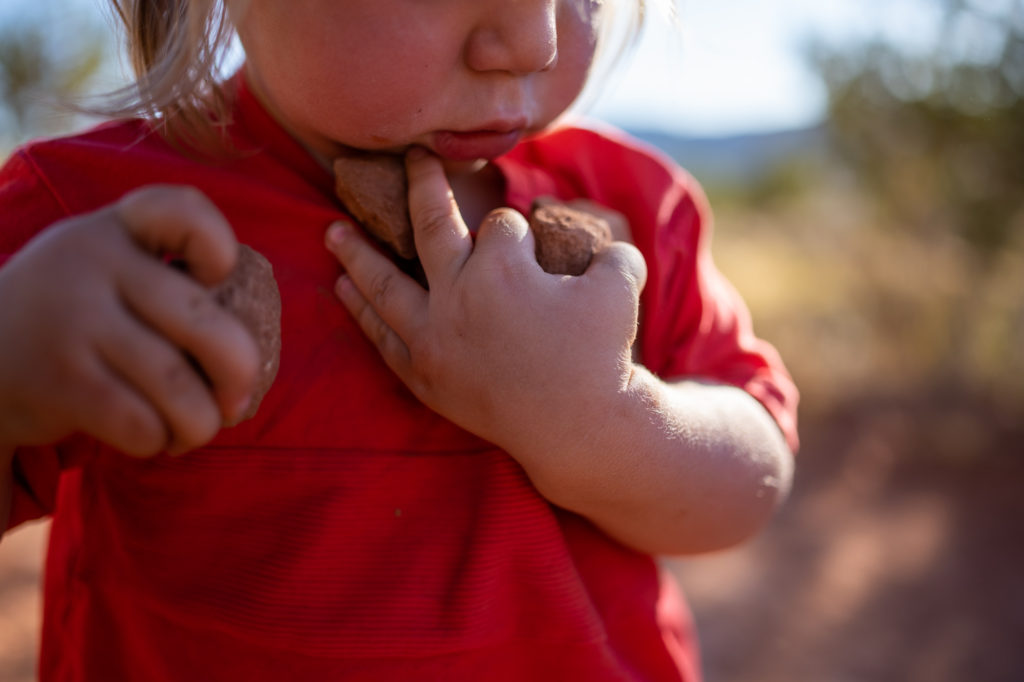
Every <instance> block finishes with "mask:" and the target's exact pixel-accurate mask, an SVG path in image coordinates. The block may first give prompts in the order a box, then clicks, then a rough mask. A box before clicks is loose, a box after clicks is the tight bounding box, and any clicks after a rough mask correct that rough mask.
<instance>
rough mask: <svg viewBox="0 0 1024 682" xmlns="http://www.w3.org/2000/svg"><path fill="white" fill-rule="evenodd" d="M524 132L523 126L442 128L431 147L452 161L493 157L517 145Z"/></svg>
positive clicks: (439, 154)
mask: <svg viewBox="0 0 1024 682" xmlns="http://www.w3.org/2000/svg"><path fill="white" fill-rule="evenodd" d="M523 133H524V128H522V127H514V128H481V129H479V130H468V131H458V130H442V131H439V132H437V133H434V136H433V138H434V139H433V140H432V141H431V142H432V144H431V147H432V148H433V150H434V152H435V153H436V154H437V155H438V156H440V157H441V158H444V159H449V160H451V161H474V160H476V159H493V158H496V157H499V156H501V155H502V154H504V153H506V152H508V151H510V150H511V149H512V148H513V147H515V146H516V144H518V143H519V140H520V139H522V137H523Z"/></svg>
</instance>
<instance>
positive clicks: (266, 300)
mask: <svg viewBox="0 0 1024 682" xmlns="http://www.w3.org/2000/svg"><path fill="white" fill-rule="evenodd" d="M213 295H214V298H216V300H217V302H218V303H219V304H220V305H222V306H224V307H225V308H226V309H228V310H230V311H231V312H232V313H234V314H235V315H236V316H237V317H238V319H239V320H241V322H242V324H244V325H245V327H246V328H247V329H248V330H249V332H250V333H251V334H252V335H253V338H255V339H256V343H257V344H258V346H259V350H260V376H259V379H258V380H257V382H256V388H255V389H254V390H253V395H252V402H251V403H250V404H249V409H248V410H247V411H246V413H245V414H244V415H243V416H242V417H241V419H239V420H238V421H244V420H246V419H249V418H250V417H252V416H253V415H255V414H256V410H257V409H259V406H260V401H262V400H263V396H264V395H266V393H267V391H269V390H270V386H271V384H273V383H274V378H275V377H276V376H277V368H278V365H279V364H280V359H281V294H280V292H279V291H278V288H277V280H275V279H274V271H273V268H272V267H271V265H270V261H268V260H267V259H266V258H264V257H263V255H262V254H260V253H259V252H257V251H255V250H254V249H252V248H250V247H248V246H246V245H245V244H241V245H239V250H238V261H237V263H236V264H235V269H234V270H233V271H232V272H231V274H230V275H228V277H227V279H225V280H224V281H223V282H221V283H220V284H219V285H217V286H216V287H214V289H213Z"/></svg>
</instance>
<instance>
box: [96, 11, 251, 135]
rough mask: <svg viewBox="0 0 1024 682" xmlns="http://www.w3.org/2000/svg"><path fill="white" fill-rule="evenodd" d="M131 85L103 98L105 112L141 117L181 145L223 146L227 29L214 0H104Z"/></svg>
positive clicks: (226, 119)
mask: <svg viewBox="0 0 1024 682" xmlns="http://www.w3.org/2000/svg"><path fill="white" fill-rule="evenodd" d="M111 5H112V7H113V11H114V12H115V14H116V16H117V18H118V19H119V20H120V22H121V24H122V25H123V27H124V32H125V43H126V50H127V53H128V58H129V60H130V62H131V66H132V70H133V71H134V73H135V79H134V82H133V83H132V84H131V85H129V86H127V87H125V88H123V89H120V90H117V91H115V92H113V93H110V94H109V95H108V96H107V97H106V99H105V104H104V105H103V107H102V109H103V112H104V113H105V114H107V115H113V116H141V117H142V118H145V119H147V120H149V121H150V122H151V123H154V124H155V125H156V126H157V128H158V130H160V132H161V133H162V134H164V135H165V136H166V137H168V138H170V139H172V140H174V141H176V142H183V143H185V144H186V145H188V146H192V147H196V148H199V149H208V148H213V147H216V146H222V143H223V142H224V139H223V135H222V133H223V130H224V128H225V127H226V125H227V124H229V123H230V114H229V112H230V102H229V101H228V100H229V97H228V96H227V94H226V93H225V90H224V88H223V85H222V83H221V79H220V76H221V72H222V70H223V68H222V67H223V63H224V58H225V55H226V54H227V51H228V47H229V46H230V44H231V40H232V38H233V37H234V28H233V27H232V26H231V23H230V22H229V21H228V17H227V10H226V8H225V6H224V3H223V2H221V0H111Z"/></svg>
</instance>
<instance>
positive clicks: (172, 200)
mask: <svg viewBox="0 0 1024 682" xmlns="http://www.w3.org/2000/svg"><path fill="white" fill-rule="evenodd" d="M114 5H115V7H116V9H117V11H118V12H119V13H120V16H121V17H122V19H124V21H125V23H126V25H127V28H128V35H129V39H130V41H129V42H130V45H131V49H132V54H133V56H134V58H135V66H136V71H137V73H138V96H139V99H140V110H142V111H144V112H146V115H145V116H143V117H141V118H137V119H122V120H117V121H114V122H112V123H109V124H106V125H102V126H100V127H98V128H96V129H93V130H90V131H87V132H84V133H82V134H79V135H75V136H72V137H68V138H64V139H56V140H49V141H40V142H36V143H34V144H30V145H28V146H26V147H24V148H22V149H20V150H18V151H16V152H15V154H14V155H13V156H12V157H11V158H10V159H9V160H8V161H7V163H6V165H5V166H4V168H3V170H2V171H0V254H3V256H2V257H3V258H5V263H4V264H3V266H2V267H0V300H2V301H3V305H2V306H0V348H2V349H3V350H2V353H0V459H2V461H0V464H2V471H3V472H4V473H3V476H2V477H0V481H2V490H3V493H2V494H0V509H3V510H4V511H3V512H2V514H3V515H8V514H9V521H8V524H7V526H8V527H10V526H13V525H16V524H18V523H21V522H23V521H25V520H27V519H30V518H34V517H38V516H42V515H45V514H52V515H53V525H52V536H51V542H50V549H49V554H48V559H47V570H46V579H45V607H44V609H45V610H44V626H43V644H42V654H41V663H40V677H41V679H42V680H44V681H49V680H104V681H108V682H113V681H117V680H147V681H163V680H232V681H234V680H247V681H253V680H318V681H319V680H334V679H338V680H413V679H417V680H421V679H422V680H433V679H437V680H587V681H599V680H658V681H663V680H677V681H678V680H685V681H687V682H690V681H693V680H697V679H699V670H698V668H699V666H698V656H697V650H696V645H695V638H694V636H693V633H692V632H691V630H690V625H689V621H688V619H687V616H686V610H685V606H684V603H683V601H682V599H681V597H680V595H679V594H678V593H677V591H676V590H675V588H674V586H673V584H672V581H671V579H670V578H668V577H667V576H664V575H661V574H659V570H658V568H657V564H656V562H655V559H654V558H653V557H655V556H656V555H659V554H684V553H692V552H702V551H709V550H714V549H718V548H723V547H728V546H730V545H733V544H735V543H738V542H740V541H742V540H744V539H745V538H748V537H749V536H751V535H752V534H754V533H755V532H756V531H757V530H758V529H759V528H760V527H761V526H762V525H763V524H764V522H765V521H766V519H767V518H768V517H769V516H770V515H771V513H772V510H773V509H774V508H775V506H776V505H777V504H778V503H779V502H780V500H781V499H782V498H783V497H784V496H785V492H786V490H787V487H788V485H789V481H790V476H791V463H792V459H791V451H792V449H793V448H795V445H796V433H795V409H796V394H795V391H794V389H793V386H792V384H791V382H790V380H789V378H788V376H787V374H786V372H785V370H784V369H783V367H782V365H781V364H780V362H779V360H778V358H777V357H776V355H775V353H774V351H773V350H772V349H771V348H770V347H769V346H767V345H766V344H765V343H763V342H761V341H759V340H757V339H756V338H755V337H754V336H753V335H752V333H751V329H750V323H749V320H748V315H747V312H746V310H745V308H744V306H743V304H742V302H741V301H740V300H739V299H738V297H737V295H736V294H735V293H734V291H733V290H732V289H731V288H730V287H729V286H728V284H726V283H725V282H724V281H723V279H722V277H721V276H720V275H719V274H718V273H717V272H716V270H715V268H714V266H713V264H712V262H711V258H710V256H709V252H708V239H709V236H708V229H709V216H708V212H707V209H706V207H705V204H704V200H703V198H702V196H701V194H700V191H699V189H698V188H697V186H696V185H695V183H694V181H693V180H692V179H691V178H690V177H689V176H688V175H686V174H685V173H683V172H682V171H681V170H679V169H678V168H676V167H674V166H673V165H671V164H670V163H669V162H668V161H667V160H665V159H664V158H662V157H661V156H660V155H658V154H657V153H654V152H652V151H650V150H648V149H646V148H643V147H640V146H638V145H636V144H635V143H633V142H631V141H630V140H628V139H626V138H625V137H624V136H621V135H618V134H615V133H597V132H593V131H588V130H585V129H581V128H574V127H571V126H569V125H566V124H559V123H557V121H558V119H559V117H560V116H561V114H562V113H563V112H564V111H565V110H566V109H567V107H569V105H570V104H571V103H572V102H573V101H574V100H575V99H576V97H577V96H578V94H579V93H580V91H581V88H582V87H583V85H584V82H585V80H586V78H587V76H588V73H589V70H590V66H591V62H592V59H593V57H594V53H595V49H596V47H597V43H598V36H599V34H600V28H601V22H602V21H603V20H605V12H606V11H608V7H607V6H606V3H601V2H597V1H596V0H518V1H509V0H429V1H420V0H303V1H302V2H280V1H277V0H247V1H244V0H228V2H227V7H226V10H225V13H223V14H222V11H221V8H220V7H219V5H217V4H215V3H214V2H212V0H209V1H207V2H201V1H200V0H176V1H170V2H166V3H150V2H146V1H145V0H116V1H115V3H114ZM232 29H236V30H237V33H238V36H239V37H240V39H241V43H242V45H243V47H244V50H245V57H246V62H245V65H244V66H243V68H242V69H241V70H240V72H239V73H238V75H236V76H235V77H233V78H230V79H228V80H227V81H226V82H223V83H217V82H216V73H217V69H216V66H215V65H216V55H217V54H218V50H220V49H221V48H222V47H223V45H224V44H225V39H226V37H228V36H230V34H231V31H232ZM213 142H215V143H216V144H218V145H219V149H216V150H212V151H211V148H212V144H213ZM350 149H364V150H374V151H383V152H388V153H393V154H399V155H404V156H405V159H406V164H407V171H408V178H409V202H410V213H411V217H412V222H413V225H414V229H415V240H416V247H417V250H418V253H419V255H420V258H421V261H422V265H423V268H424V271H425V273H426V277H427V280H428V282H429V289H427V288H424V287H422V286H420V285H419V284H418V283H417V282H415V281H414V280H412V279H410V278H408V277H406V276H405V275H404V274H402V273H401V272H400V271H399V270H398V269H397V267H396V266H395V265H394V264H393V263H392V262H391V260H389V259H388V258H387V257H386V256H385V255H384V254H383V253H382V252H381V251H380V250H378V249H377V248H376V247H375V246H373V245H371V242H370V241H369V240H368V239H367V238H366V237H364V236H363V235H362V233H361V232H360V231H359V230H358V229H357V228H356V227H355V226H354V223H353V221H352V220H351V218H349V217H347V215H346V214H345V213H344V211H343V209H342V208H341V206H340V204H339V203H338V202H337V201H336V199H334V193H333V178H332V175H331V172H330V168H331V160H332V159H333V158H335V157H336V156H338V155H339V154H341V153H343V152H345V151H346V150H350ZM542 195H550V196H554V197H557V198H558V199H561V200H564V201H571V200H574V199H580V198H584V199H588V200H590V201H593V202H596V203H597V204H599V205H601V206H603V207H605V208H608V209H611V210H614V211H618V212H620V213H621V214H622V215H624V216H625V218H626V219H627V220H628V224H629V228H630V231H631V235H632V241H633V244H634V245H635V246H634V245H630V244H627V243H622V242H616V243H614V244H613V245H612V246H610V247H608V248H606V249H605V250H603V251H601V252H600V253H598V254H597V255H596V256H595V258H594V261H593V263H592V264H591V266H590V267H589V269H588V270H587V271H586V272H585V273H584V274H583V275H582V276H579V277H568V276H556V275H549V274H547V273H545V272H543V271H542V270H541V269H540V268H539V266H538V265H537V263H536V260H535V258H534V252H533V249H534V243H533V237H532V235H531V233H530V232H529V230H528V229H527V226H526V222H525V220H524V218H523V217H522V215H521V214H522V213H523V212H525V211H527V210H528V208H529V206H530V204H531V202H532V200H533V199H534V198H535V197H538V196H542ZM467 227H468V228H470V229H467ZM236 239H237V240H238V242H241V243H245V244H248V245H250V246H251V247H253V248H254V249H255V250H256V251H258V252H260V253H262V254H264V255H265V256H266V257H267V258H268V259H269V260H270V261H271V263H272V264H273V268H274V273H275V277H276V279H277V282H278V285H279V287H280V290H281V296H282V306H283V312H282V351H281V361H280V370H279V373H278V375H277V379H276V382H275V384H274V385H273V387H272V388H271V390H270V392H269V393H268V394H267V395H266V397H265V398H264V399H263V402H262V404H261V405H260V407H259V410H258V412H257V414H256V416H255V417H254V418H253V419H250V420H248V421H244V422H242V423H241V424H239V425H237V426H233V427H223V425H224V424H229V423H232V422H234V421H235V419H236V418H237V417H238V416H239V415H240V414H242V413H243V412H244V411H245V409H246V406H247V401H248V395H249V393H250V391H251V389H252V386H253V382H254V381H255V377H256V373H257V365H258V359H257V353H256V347H255V343H254V341H253V339H252V338H251V337H250V336H249V335H248V333H247V332H246V330H245V328H244V327H242V326H241V325H240V323H239V322H237V321H236V320H235V319H234V318H233V317H232V316H231V315H230V314H229V313H227V312H225V311H224V310H222V309H220V308H219V307H218V306H217V304H216V303H215V302H214V301H213V299H212V296H211V294H210V291H209V287H210V286H211V285H213V284H215V283H217V282H219V281H220V280H221V279H223V278H224V277H225V276H226V274H227V273H228V272H229V271H230V270H231V269H232V266H233V264H234V262H235V258H236V253H237V249H238V247H237V243H236ZM325 244H326V248H325ZM170 256H174V257H176V258H180V259H181V260H183V261H184V262H185V264H186V265H187V268H186V269H185V270H186V271H183V270H182V269H181V268H173V267H170V266H168V265H167V263H166V261H167V259H168V257H170ZM339 263H340V265H339ZM342 273H343V274H342ZM339 275H340V277H339ZM339 298H340V301H341V303H339ZM638 320H639V324H638ZM634 346H635V348H634ZM634 358H635V359H634ZM222 427H223V428H222ZM129 455H137V456H136V457H132V456H129ZM175 455H176V456H175ZM8 509H9V512H8ZM0 527H2V525H0Z"/></svg>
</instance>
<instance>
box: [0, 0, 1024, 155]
mask: <svg viewBox="0 0 1024 682" xmlns="http://www.w3.org/2000/svg"><path fill="white" fill-rule="evenodd" d="M972 1H975V2H978V3H982V4H985V3H987V4H1000V3H1005V2H1007V1H1009V2H1012V1H1013V0H972ZM648 2H653V3H654V4H657V0H648ZM100 4H104V3H103V2H102V0H0V22H2V21H9V20H10V19H11V18H12V17H16V16H17V14H18V13H19V12H22V13H23V12H26V11H39V10H40V9H41V8H42V9H43V10H44V11H48V12H51V13H54V14H55V15H56V16H60V12H61V10H63V9H65V8H71V7H76V8H80V9H81V10H82V11H83V12H85V13H86V14H89V13H91V14H92V15H93V16H99V15H100V10H99V9H98V6H99V5H100ZM667 4H671V3H670V2H668V3H667ZM675 4H676V9H677V13H678V20H677V21H676V22H675V23H673V22H672V21H671V20H669V18H668V17H667V15H666V14H665V13H664V12H661V13H658V12H655V13H653V14H652V15H651V16H650V20H649V21H648V22H647V25H646V28H645V30H644V32H643V33H642V35H641V40H640V42H639V44H638V46H637V49H636V50H635V51H634V52H633V53H632V54H631V55H628V56H627V60H626V62H625V64H624V68H620V69H618V70H617V71H616V72H614V73H613V74H611V76H610V77H609V78H608V79H606V80H605V81H602V82H603V83H604V85H603V87H602V90H601V93H600V96H599V97H597V98H596V99H595V100H593V104H592V106H590V108H588V109H587V113H588V115H591V116H593V117H596V118H600V119H604V120H607V121H609V122H611V123H614V124H616V125H619V126H623V127H627V128H633V129H639V128H646V129H656V130H660V131H664V132H669V133H676V134H681V135H691V136H728V135H736V134H743V133H749V132H764V131H771V130H779V129H787V128H798V127H803V126H809V125H814V124H815V123H818V122H820V121H821V120H822V118H823V115H824V109H825V92H824V88H823V86H822V84H821V82H820V81H819V79H818V78H817V77H816V75H815V74H814V73H813V71H812V70H811V69H810V68H809V66H808V65H807V63H806V61H805V60H804V58H803V57H802V54H801V50H802V46H803V45H804V44H805V42H806V40H807V39H808V38H809V37H812V36H813V37H815V38H816V39H818V40H822V41H825V42H829V43H836V42H842V41H851V40H857V39H860V38H863V37H865V36H869V35H871V34H873V33H878V32H882V33H888V34H890V37H893V38H895V39H896V40H898V41H900V42H901V43H913V42H914V41H915V40H918V41H921V40H926V38H927V34H928V30H927V27H928V26H929V25H930V23H934V22H932V21H931V20H932V19H934V16H935V13H936V5H938V4H940V3H939V2H938V0H675Z"/></svg>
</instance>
